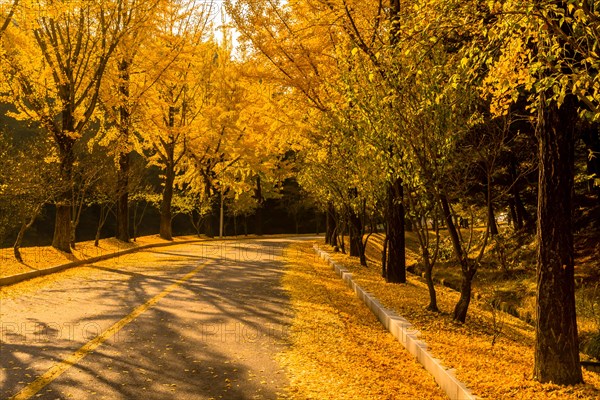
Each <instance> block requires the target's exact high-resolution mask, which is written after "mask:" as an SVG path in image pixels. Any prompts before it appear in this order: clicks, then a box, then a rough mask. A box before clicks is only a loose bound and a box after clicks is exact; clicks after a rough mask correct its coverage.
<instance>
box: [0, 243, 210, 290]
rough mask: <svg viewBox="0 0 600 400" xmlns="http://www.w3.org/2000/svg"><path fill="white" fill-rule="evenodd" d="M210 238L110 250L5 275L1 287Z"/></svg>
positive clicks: (0, 282)
mask: <svg viewBox="0 0 600 400" xmlns="http://www.w3.org/2000/svg"><path fill="white" fill-rule="evenodd" d="M209 240H210V239H190V240H181V241H177V242H176V241H173V242H166V243H150V244H144V245H141V246H138V247H133V248H131V249H125V250H119V251H113V252H110V253H107V254H103V255H101V256H97V257H90V258H86V259H85V260H77V261H72V262H70V263H66V264H60V265H55V266H53V267H49V268H44V269H37V270H35V271H30V272H24V273H22V274H16V275H9V276H5V277H2V278H0V287H2V286H9V285H14V284H15V283H19V282H23V281H26V280H28V279H33V278H38V277H40V276H46V275H50V274H54V273H56V272H60V271H64V270H66V269H69V268H74V267H80V266H82V265H85V264H93V263H95V262H98V261H104V260H108V259H110V258H114V257H119V256H123V255H126V254H131V253H135V252H138V251H140V250H147V249H150V248H155V247H167V246H176V245H179V244H190V243H198V242H205V241H209Z"/></svg>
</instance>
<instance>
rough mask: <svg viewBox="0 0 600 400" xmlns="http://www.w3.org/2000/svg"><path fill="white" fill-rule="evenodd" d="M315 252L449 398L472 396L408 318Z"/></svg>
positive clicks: (463, 399) (324, 254) (467, 399)
mask: <svg viewBox="0 0 600 400" xmlns="http://www.w3.org/2000/svg"><path fill="white" fill-rule="evenodd" d="M313 248H314V250H315V252H316V253H317V254H318V255H319V256H320V257H321V258H322V259H323V260H325V261H327V262H328V263H329V265H331V267H332V269H333V270H334V271H335V273H336V274H337V275H338V276H339V277H340V278H341V279H342V280H343V281H344V282H345V283H346V285H347V286H348V287H349V288H350V289H352V290H353V291H354V293H355V294H356V296H357V297H358V298H359V299H360V300H362V301H363V303H365V305H366V306H367V307H369V309H370V310H371V312H372V313H373V314H375V316H376V317H377V319H379V321H380V322H381V324H382V325H383V326H384V327H385V328H386V329H387V330H388V331H389V332H390V333H391V334H392V335H393V336H394V337H395V338H396V339H398V341H399V342H400V343H402V345H403V346H404V347H405V348H406V350H408V352H409V353H410V354H412V355H413V356H414V357H415V358H416V359H417V361H418V362H419V363H420V364H421V365H422V366H423V367H424V368H425V370H426V371H427V372H429V373H430V374H431V375H432V376H433V378H434V379H435V381H436V382H437V384H438V385H439V387H440V388H441V389H442V390H443V391H444V392H445V393H446V394H447V395H448V397H449V398H450V399H452V400H476V399H478V397H477V396H474V395H473V394H472V393H471V390H469V388H467V386H466V385H465V384H464V383H462V382H461V381H459V380H458V379H457V378H456V375H455V370H454V369H449V368H447V367H445V366H444V365H443V364H442V362H441V361H440V360H439V359H437V358H434V357H433V356H432V355H431V353H429V352H428V351H427V344H426V343H425V342H424V341H422V340H420V337H421V333H420V332H419V331H418V330H416V329H414V327H413V326H412V325H411V323H410V322H408V321H407V320H406V319H405V318H403V317H401V316H399V315H398V314H396V313H395V312H394V311H393V310H390V309H387V308H385V307H383V306H382V305H381V303H380V302H379V300H377V298H375V296H374V295H373V294H371V293H368V292H367V291H366V290H364V289H363V288H362V287H360V286H359V285H358V284H356V282H354V281H353V280H352V273H350V272H348V270H347V269H346V268H343V267H341V266H340V265H339V264H337V263H336V262H335V261H333V260H332V259H331V257H330V256H329V254H327V252H325V251H323V250H321V249H320V248H319V246H318V245H316V244H315V245H314V246H313Z"/></svg>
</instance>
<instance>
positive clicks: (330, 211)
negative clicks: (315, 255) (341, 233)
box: [325, 202, 335, 246]
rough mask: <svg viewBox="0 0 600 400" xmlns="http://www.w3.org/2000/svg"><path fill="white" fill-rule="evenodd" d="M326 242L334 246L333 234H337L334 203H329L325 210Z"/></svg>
mask: <svg viewBox="0 0 600 400" xmlns="http://www.w3.org/2000/svg"><path fill="white" fill-rule="evenodd" d="M325 217H326V219H325V244H329V245H331V246H333V235H334V234H335V208H333V203H331V202H329V203H327V211H326V212H325Z"/></svg>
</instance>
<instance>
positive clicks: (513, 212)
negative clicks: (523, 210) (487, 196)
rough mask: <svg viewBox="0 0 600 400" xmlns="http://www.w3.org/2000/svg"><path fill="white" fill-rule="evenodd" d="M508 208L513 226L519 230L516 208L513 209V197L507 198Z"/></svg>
mask: <svg viewBox="0 0 600 400" xmlns="http://www.w3.org/2000/svg"><path fill="white" fill-rule="evenodd" d="M508 209H509V211H510V219H511V220H512V223H513V227H514V228H515V230H519V229H520V228H519V227H518V226H517V210H516V209H515V202H514V199H508Z"/></svg>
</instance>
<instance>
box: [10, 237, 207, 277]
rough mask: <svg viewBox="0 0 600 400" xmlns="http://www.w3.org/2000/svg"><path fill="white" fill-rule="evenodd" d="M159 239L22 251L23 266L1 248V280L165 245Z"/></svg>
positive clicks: (32, 248)
mask: <svg viewBox="0 0 600 400" xmlns="http://www.w3.org/2000/svg"><path fill="white" fill-rule="evenodd" d="M193 239H198V236H193V235H190V236H178V237H175V238H173V242H175V243H176V242H181V241H185V240H193ZM166 242H167V241H166V240H164V239H161V238H160V237H159V236H158V235H150V236H142V237H139V238H137V240H136V241H135V242H130V243H123V242H121V241H119V240H117V239H115V238H108V239H102V240H100V242H99V245H98V246H94V241H93V240H90V241H86V242H78V243H77V244H76V246H75V248H74V249H73V250H72V251H73V253H72V254H68V253H65V252H62V251H60V250H57V249H55V248H54V247H51V246H32V247H22V248H21V255H22V257H23V262H18V261H17V260H16V259H15V257H14V255H13V249H12V248H0V277H5V276H11V275H16V274H22V273H25V272H29V271H34V270H39V269H45V268H49V267H53V266H56V265H62V264H67V263H70V262H73V261H79V260H85V259H88V258H93V257H98V256H102V255H105V254H111V253H116V252H119V251H123V250H127V249H131V248H135V247H140V246H144V245H149V244H157V243H166Z"/></svg>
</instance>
